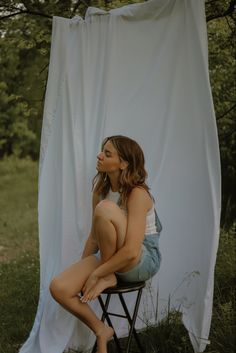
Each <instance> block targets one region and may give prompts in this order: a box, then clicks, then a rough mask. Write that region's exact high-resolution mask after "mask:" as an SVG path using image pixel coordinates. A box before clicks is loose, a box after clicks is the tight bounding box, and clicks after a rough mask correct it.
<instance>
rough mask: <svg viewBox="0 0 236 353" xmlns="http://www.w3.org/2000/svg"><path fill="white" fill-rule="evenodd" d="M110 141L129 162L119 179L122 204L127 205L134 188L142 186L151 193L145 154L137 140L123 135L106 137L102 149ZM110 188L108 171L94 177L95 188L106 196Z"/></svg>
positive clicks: (119, 154)
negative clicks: (147, 181) (147, 180)
mask: <svg viewBox="0 0 236 353" xmlns="http://www.w3.org/2000/svg"><path fill="white" fill-rule="evenodd" d="M108 141H110V142H111V143H112V144H113V146H114V147H115V149H116V150H117V153H118V156H119V157H120V158H121V159H123V160H124V161H127V162H128V166H127V167H126V168H125V169H124V170H122V171H121V174H120V179H119V181H118V186H119V192H120V194H121V199H120V204H121V205H122V206H124V207H126V205H127V200H128V197H129V195H130V193H131V191H132V189H133V188H135V187H142V188H143V189H145V190H146V191H147V192H148V193H149V187H148V186H147V184H146V182H145V180H146V178H147V172H146V170H145V167H144V164H145V159H144V154H143V151H142V149H141V147H140V146H139V144H138V143H137V142H136V141H134V140H132V139H131V138H129V137H126V136H122V135H114V136H110V137H106V138H105V139H104V140H103V142H102V147H101V150H102V151H103V149H104V146H105V144H106V143H107V142H108ZM110 188H111V184H110V180H109V178H107V176H106V173H103V172H98V173H97V174H96V175H95V177H94V179H93V190H94V191H95V192H97V193H98V194H99V195H101V196H102V197H103V198H105V197H106V195H107V194H108V192H109V190H110Z"/></svg>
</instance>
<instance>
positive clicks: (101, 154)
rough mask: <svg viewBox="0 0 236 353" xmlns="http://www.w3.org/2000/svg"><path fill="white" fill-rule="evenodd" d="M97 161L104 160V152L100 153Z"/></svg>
mask: <svg viewBox="0 0 236 353" xmlns="http://www.w3.org/2000/svg"><path fill="white" fill-rule="evenodd" d="M97 159H99V160H102V159H103V152H100V153H99V154H98V155H97Z"/></svg>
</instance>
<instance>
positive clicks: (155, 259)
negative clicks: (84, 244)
mask: <svg viewBox="0 0 236 353" xmlns="http://www.w3.org/2000/svg"><path fill="white" fill-rule="evenodd" d="M158 243H159V233H155V234H147V235H145V239H144V241H143V244H142V254H141V257H140V260H139V262H138V263H137V265H135V266H134V267H133V268H131V270H129V271H126V272H115V275H116V277H117V279H118V280H119V281H122V282H139V281H147V280H148V279H150V278H151V277H153V276H154V275H155V274H156V273H157V272H158V270H159V268H160V263H161V254H160V251H159V245H158ZM94 256H95V257H96V258H97V259H98V260H100V251H98V252H97V253H96V254H94Z"/></svg>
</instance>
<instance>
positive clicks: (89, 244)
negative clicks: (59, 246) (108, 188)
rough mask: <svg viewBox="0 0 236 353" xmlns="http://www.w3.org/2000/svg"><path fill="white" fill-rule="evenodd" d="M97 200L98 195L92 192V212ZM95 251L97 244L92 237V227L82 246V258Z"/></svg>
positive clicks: (98, 199)
mask: <svg viewBox="0 0 236 353" xmlns="http://www.w3.org/2000/svg"><path fill="white" fill-rule="evenodd" d="M99 201H100V198H99V195H98V194H97V193H95V192H94V193H93V213H94V210H95V207H96V206H97V204H98V203H99ZM96 251H98V244H97V241H96V239H95V238H94V235H93V233H92V229H91V231H90V234H89V236H88V239H87V241H86V243H85V246H84V250H83V254H82V259H84V258H85V257H87V256H89V255H92V254H94V253H95V252H96Z"/></svg>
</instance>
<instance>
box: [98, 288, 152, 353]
mask: <svg viewBox="0 0 236 353" xmlns="http://www.w3.org/2000/svg"><path fill="white" fill-rule="evenodd" d="M144 287H145V282H135V283H118V284H117V286H116V287H113V288H107V289H105V290H104V291H103V292H102V293H103V294H107V296H106V300H105V302H104V301H103V299H102V297H101V296H99V297H98V300H99V303H100V305H101V308H102V311H103V314H102V318H101V320H102V321H105V320H106V321H107V323H108V325H109V326H111V327H112V328H113V330H114V327H113V325H112V322H111V320H110V316H117V317H121V318H124V319H126V320H128V322H129V324H130V330H129V335H128V341H127V344H126V347H125V353H129V352H130V345H131V340H132V336H134V339H135V341H136V343H137V346H138V348H139V351H140V353H144V349H143V348H142V345H141V343H140V340H139V337H138V335H137V332H136V330H135V321H136V318H137V314H138V308H139V304H140V299H141V295H142V290H143V288H144ZM134 291H137V292H138V293H137V297H136V302H135V306H134V311H133V314H132V316H131V315H130V313H129V311H128V308H127V305H126V303H125V300H124V298H123V293H130V292H134ZM112 294H118V295H119V298H120V302H121V305H122V307H123V309H124V312H125V315H120V314H116V313H112V312H109V311H108V306H109V303H110V299H111V295H112ZM114 341H115V344H116V347H117V350H118V352H119V353H122V348H121V345H120V342H119V340H118V337H117V335H116V333H115V330H114ZM96 347H97V344H96V342H95V344H94V346H93V350H92V353H95V352H96Z"/></svg>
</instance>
